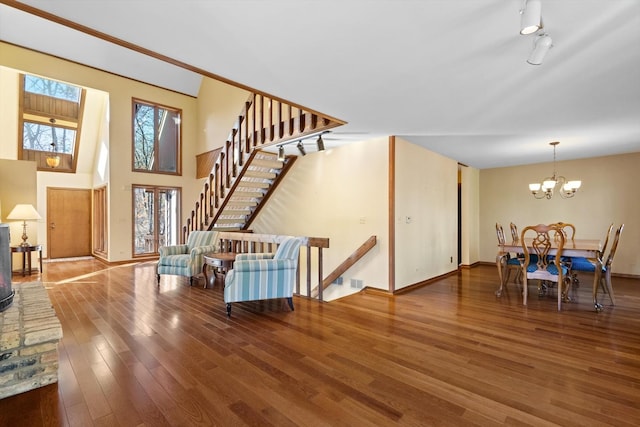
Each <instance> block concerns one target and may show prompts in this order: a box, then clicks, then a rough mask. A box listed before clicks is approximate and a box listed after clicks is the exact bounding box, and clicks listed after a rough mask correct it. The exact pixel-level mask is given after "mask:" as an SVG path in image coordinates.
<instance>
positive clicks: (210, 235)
mask: <svg viewBox="0 0 640 427" xmlns="http://www.w3.org/2000/svg"><path fill="white" fill-rule="evenodd" d="M217 234H218V232H217V231H206V230H205V231H203V230H195V231H192V232H191V233H189V237H187V246H188V247H189V250H191V249H193V248H197V247H199V246H210V245H214V244H215V239H216V235H217Z"/></svg>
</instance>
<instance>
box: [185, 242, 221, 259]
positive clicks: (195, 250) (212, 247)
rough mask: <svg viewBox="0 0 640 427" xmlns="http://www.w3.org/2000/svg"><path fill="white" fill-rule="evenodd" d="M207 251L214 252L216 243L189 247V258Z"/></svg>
mask: <svg viewBox="0 0 640 427" xmlns="http://www.w3.org/2000/svg"><path fill="white" fill-rule="evenodd" d="M209 252H216V245H207V246H196V247H195V248H193V249H191V252H190V254H191V258H193V257H196V256H199V255H202V254H206V253H209Z"/></svg>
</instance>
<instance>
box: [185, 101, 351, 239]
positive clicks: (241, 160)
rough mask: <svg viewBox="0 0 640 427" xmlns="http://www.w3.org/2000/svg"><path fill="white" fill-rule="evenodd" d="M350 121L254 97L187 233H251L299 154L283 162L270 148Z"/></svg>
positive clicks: (225, 147)
mask: <svg viewBox="0 0 640 427" xmlns="http://www.w3.org/2000/svg"><path fill="white" fill-rule="evenodd" d="M343 124H345V122H343V121H340V120H337V119H335V118H332V117H329V116H325V115H322V114H319V113H317V112H313V111H309V110H306V109H304V108H303V107H300V106H296V105H293V104H290V103H287V102H284V101H282V100H279V99H276V98H272V97H268V96H266V95H263V94H259V93H252V94H251V95H250V96H249V99H248V100H247V101H246V102H245V106H244V108H243V110H242V111H241V113H240V114H239V115H238V119H237V121H236V123H235V124H234V126H233V128H232V130H231V132H230V133H229V137H228V139H227V141H226V142H225V144H224V145H223V147H222V149H221V151H220V154H219V156H218V159H217V160H216V161H215V163H214V165H213V168H212V170H211V173H210V174H209V178H208V179H207V181H206V182H205V184H204V186H203V189H202V191H201V193H200V196H199V198H198V200H197V201H196V203H195V207H194V209H193V210H192V211H191V214H190V216H189V217H188V218H187V219H186V222H185V225H184V226H183V230H182V239H183V242H186V240H187V237H188V235H189V233H190V232H191V231H194V230H246V229H247V228H248V227H249V226H250V224H251V221H252V220H253V219H254V218H255V217H256V215H257V214H258V212H260V209H261V208H262V206H263V205H264V202H265V201H266V200H268V199H269V197H270V196H271V194H272V193H273V191H274V189H275V188H276V187H277V186H278V185H279V183H280V182H281V181H282V179H283V178H284V176H285V175H286V173H287V171H288V170H289V169H290V168H291V166H292V165H293V164H294V162H295V160H296V159H297V156H286V157H285V159H284V160H278V156H277V154H275V153H271V152H268V151H265V150H264V149H265V148H267V147H270V146H276V145H281V144H286V143H287V142H288V141H289V142H290V141H296V140H300V139H302V138H304V137H305V136H309V135H315V134H317V133H320V132H323V131H326V130H329V129H332V128H334V127H337V126H341V125H343Z"/></svg>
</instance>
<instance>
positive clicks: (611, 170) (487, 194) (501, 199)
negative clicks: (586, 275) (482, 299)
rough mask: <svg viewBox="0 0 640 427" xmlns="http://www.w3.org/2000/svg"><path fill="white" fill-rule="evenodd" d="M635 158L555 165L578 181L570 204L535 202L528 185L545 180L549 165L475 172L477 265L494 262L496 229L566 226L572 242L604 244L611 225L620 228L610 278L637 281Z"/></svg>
mask: <svg viewBox="0 0 640 427" xmlns="http://www.w3.org/2000/svg"><path fill="white" fill-rule="evenodd" d="M639 165H640V153H630V154H624V155H617V156H608V157H599V158H591V159H584V160H572V161H563V162H557V165H556V170H557V172H558V174H560V175H564V176H565V177H567V178H568V179H580V180H582V188H581V189H580V191H579V192H578V193H577V194H576V196H575V197H573V198H572V199H562V198H560V197H559V196H558V195H556V196H554V197H553V198H552V199H551V200H546V199H544V200H536V199H534V197H533V196H532V195H531V193H530V192H529V187H528V184H529V183H531V182H536V181H539V180H541V179H542V178H544V177H545V176H549V175H551V174H552V172H553V164H552V163H544V164H537V165H528V166H520V167H509V168H496V169H484V170H481V171H480V242H481V244H480V259H481V260H482V261H487V262H493V261H495V254H496V244H497V242H496V235H495V223H496V222H500V223H502V225H503V227H507V228H508V226H509V223H510V222H514V223H515V224H517V225H518V227H519V229H520V230H522V227H524V226H526V225H531V224H538V223H552V222H558V221H563V222H570V223H573V224H574V225H575V226H576V237H577V238H585V239H603V238H604V233H605V232H606V230H607V227H608V226H609V224H610V223H611V222H613V223H615V225H616V227H617V226H618V225H619V224H620V223H625V229H624V232H623V234H622V237H621V239H620V246H619V247H618V252H617V253H616V257H615V262H614V264H613V272H614V273H618V274H632V275H640V228H639V226H638V219H639V218H640V197H638V196H639V195H640V191H639V190H638V183H639V182H640V167H639Z"/></svg>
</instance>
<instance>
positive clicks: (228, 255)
mask: <svg viewBox="0 0 640 427" xmlns="http://www.w3.org/2000/svg"><path fill="white" fill-rule="evenodd" d="M203 256H204V259H205V260H207V259H210V260H214V259H215V260H220V261H235V259H236V253H235V252H209V253H208V254H204V255H203Z"/></svg>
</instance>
